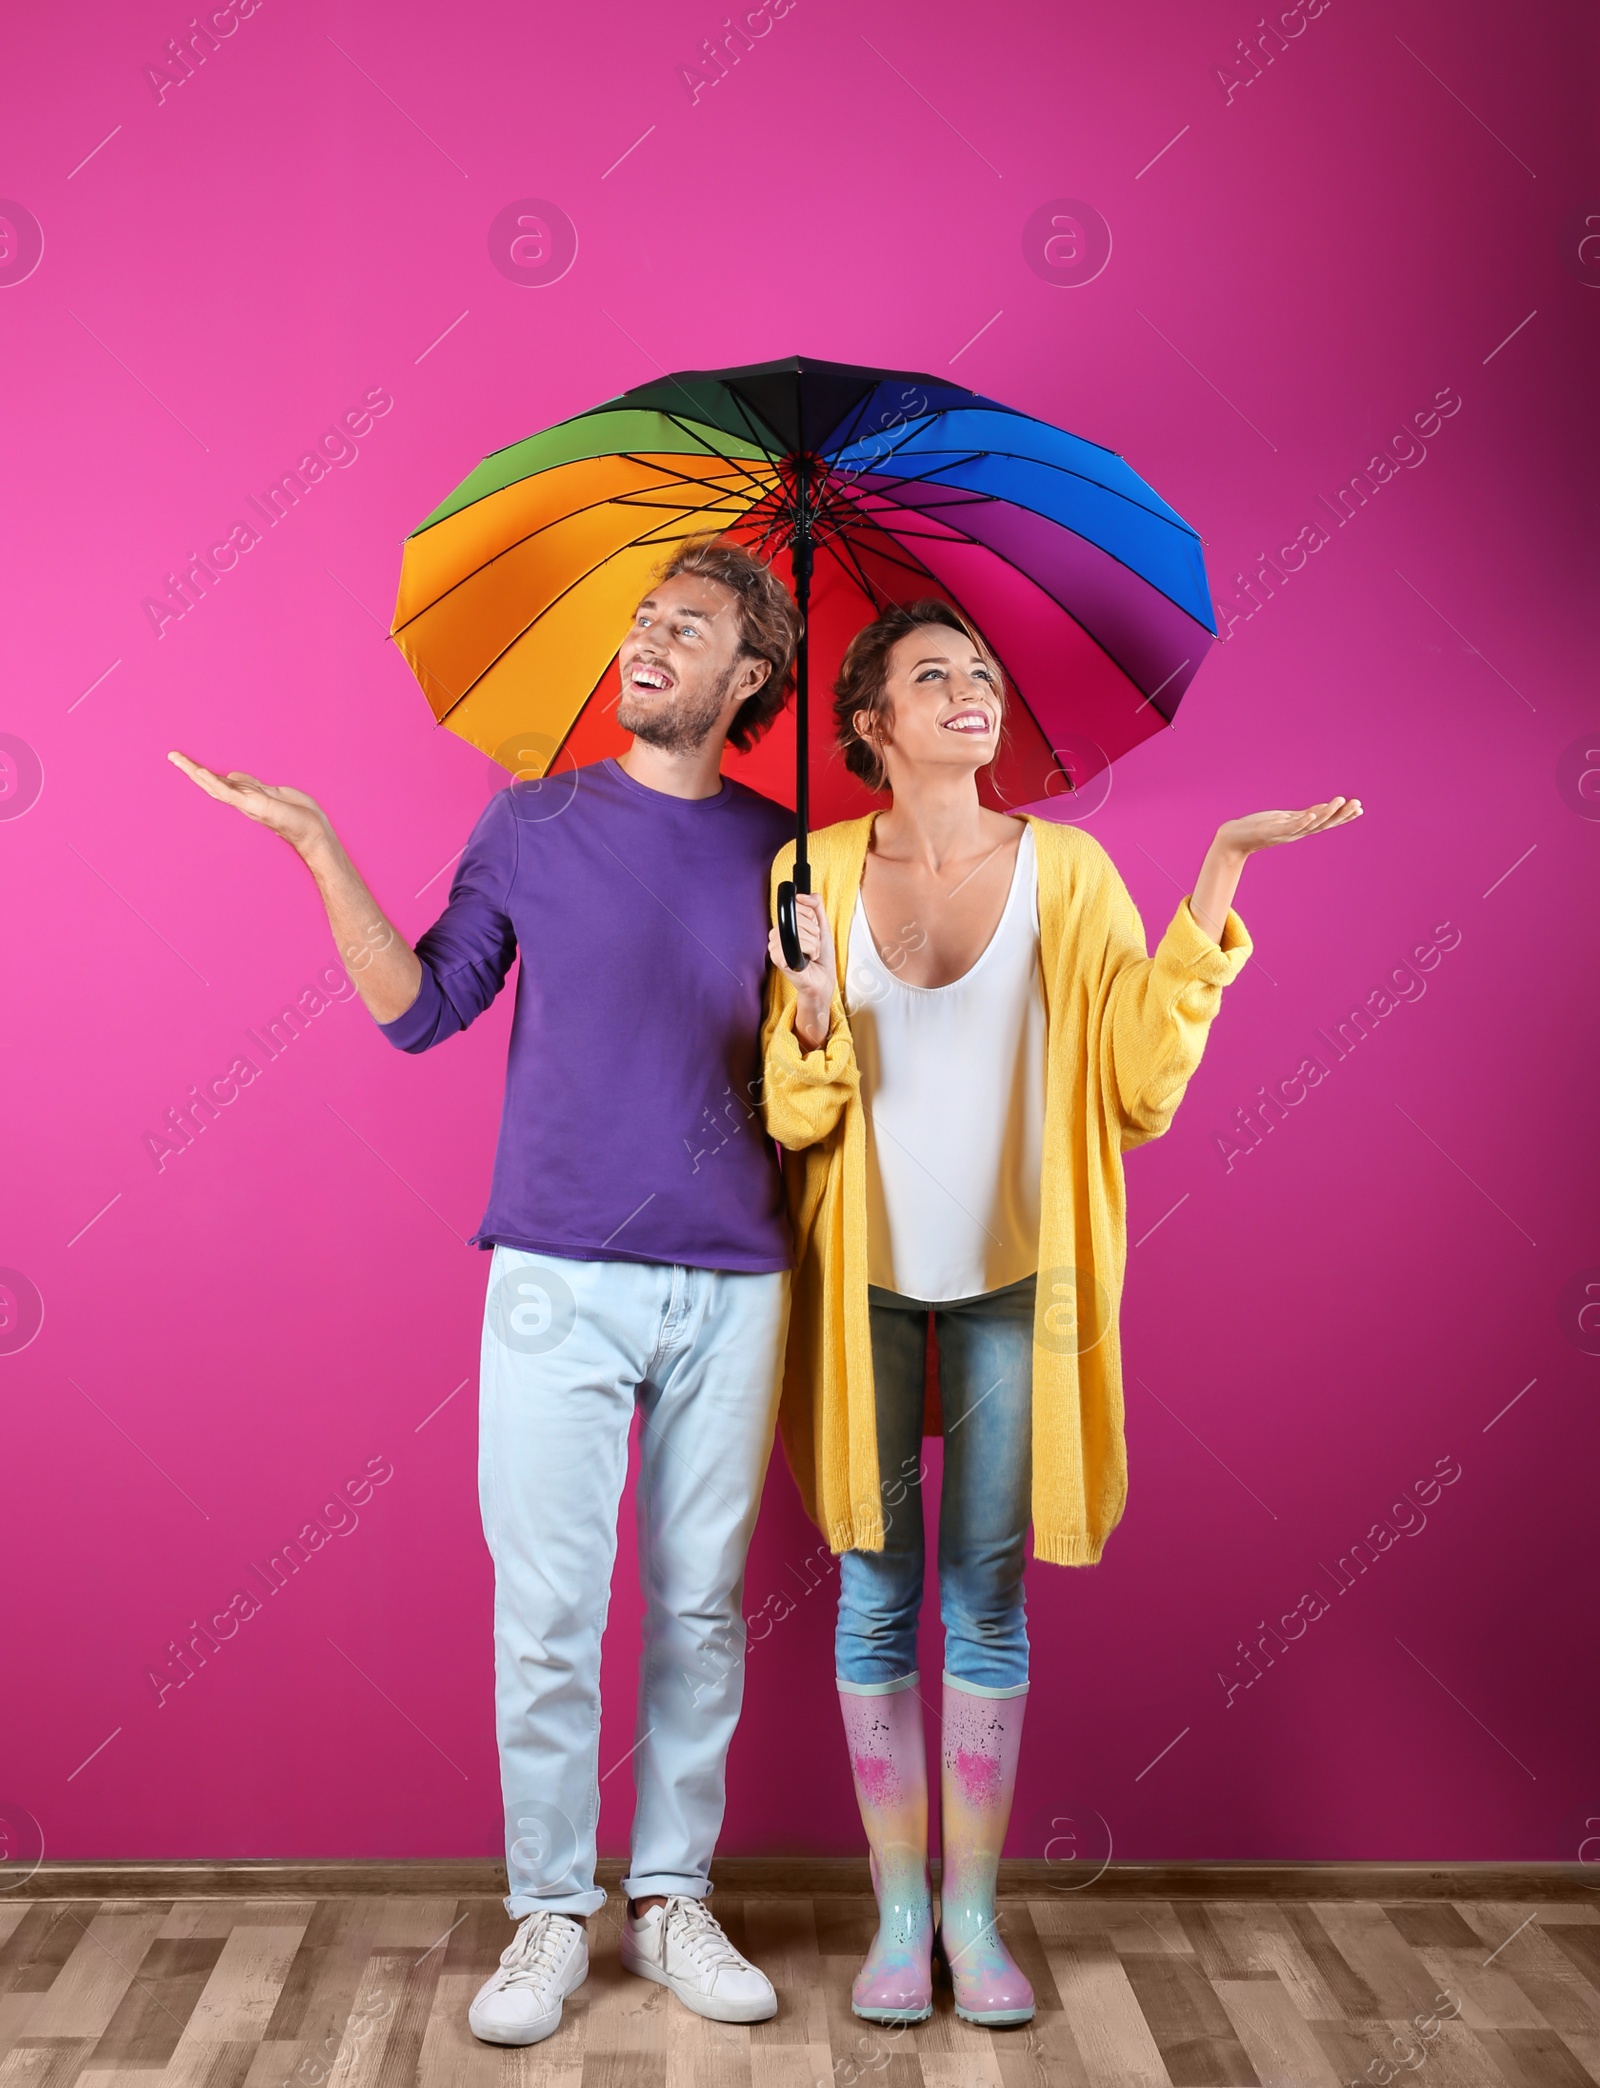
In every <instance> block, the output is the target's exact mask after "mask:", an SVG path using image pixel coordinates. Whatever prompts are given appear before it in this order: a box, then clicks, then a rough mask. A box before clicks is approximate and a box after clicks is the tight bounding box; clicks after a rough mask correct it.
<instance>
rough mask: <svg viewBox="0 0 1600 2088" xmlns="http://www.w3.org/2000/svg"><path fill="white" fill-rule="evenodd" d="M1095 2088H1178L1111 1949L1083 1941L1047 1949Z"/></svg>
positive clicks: (1123, 1966)
mask: <svg viewBox="0 0 1600 2088" xmlns="http://www.w3.org/2000/svg"><path fill="white" fill-rule="evenodd" d="M1045 1949H1046V1954H1047V1956H1048V1958H1049V1961H1050V1970H1051V1973H1052V1975H1053V1977H1054V1979H1055V1985H1056V1991H1057V1993H1058V1994H1059V1995H1060V1996H1061V2005H1062V2007H1063V2009H1064V2010H1065V2011H1066V2015H1067V2020H1068V2021H1069V2022H1070V2023H1071V2025H1072V2034H1073V2038H1074V2040H1075V2042H1076V2044H1077V2047H1078V2051H1079V2053H1080V2055H1081V2056H1082V2059H1083V2069H1084V2072H1085V2074H1086V2075H1087V2077H1088V2079H1089V2081H1090V2083H1091V2088H1174V2084H1173V2081H1172V2077H1171V2075H1170V2074H1169V2073H1168V2072H1167V2068H1166V2062H1165V2061H1164V2060H1163V2058H1162V2056H1161V2050H1160V2047H1159V2046H1158V2045H1157V2043H1156V2041H1155V2038H1154V2037H1153V2036H1152V2034H1151V2031H1150V2026H1149V2024H1148V2023H1147V2022H1146V2021H1145V2019H1144V2015H1143V2013H1142V2011H1141V2010H1140V2007H1139V2003H1138V2000H1137V1998H1136V1996H1135V1994H1134V1991H1133V1988H1132V1987H1131V1986H1130V1985H1129V1983H1128V1974H1127V1970H1126V1961H1125V1960H1123V1959H1121V1958H1119V1957H1118V1956H1117V1954H1116V1952H1115V1951H1114V1950H1113V1949H1112V1948H1111V1946H1110V1944H1109V1943H1107V1942H1105V1941H1103V1940H1098V1939H1095V1938H1093V1937H1087V1936H1077V1937H1074V1938H1072V1939H1070V1940H1069V1941H1066V1942H1062V1943H1049V1944H1046V1946H1045Z"/></svg>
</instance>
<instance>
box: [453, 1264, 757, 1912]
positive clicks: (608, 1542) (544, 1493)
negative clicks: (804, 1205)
mask: <svg viewBox="0 0 1600 2088" xmlns="http://www.w3.org/2000/svg"><path fill="white" fill-rule="evenodd" d="M788 1318H789V1278H788V1276H787V1274H777V1275H737V1274H732V1273H728V1272H724V1271H719V1270H714V1269H690V1268H681V1267H674V1266H671V1265H668V1264H663V1263H657V1262H618V1261H573V1260H569V1259H567V1258H565V1257H563V1256H557V1255H548V1254H528V1253H524V1252H523V1251H522V1250H521V1249H520V1248H515V1247H496V1248H495V1250H494V1257H493V1261H492V1264H491V1267H490V1272H489V1295H488V1301H487V1306H486V1309H485V1313H484V1325H483V1365H482V1379H481V1394H480V1403H479V1456H478V1486H479V1497H480V1501H481V1505H482V1509H483V1529H484V1535H485V1536H486V1537H487V1539H488V1542H489V1552H490V1556H491V1557H492V1558H493V1560H494V1667H495V1728H496V1732H497V1735H498V1738H499V1743H500V1780H501V1790H502V1795H503V1797H504V1800H505V1820H506V1869H507V1873H508V1878H509V1883H510V1887H511V1890H510V1893H509V1896H508V1897H507V1899H506V1903H505V1904H506V1911H507V1912H508V1913H509V1914H511V1915H512V1916H513V1917H515V1918H516V1919H518V1920H520V1919H521V1918H522V1917H523V1916H524V1915H525V1914H533V1913H538V1912H541V1911H544V1910H549V1911H551V1912H554V1913H558V1914H593V1913H596V1912H598V1910H599V1909H600V1908H601V1907H602V1906H604V1904H605V1894H604V1893H603V1892H601V1891H600V1890H598V1889H597V1887H596V1885H595V1881H594V1871H595V1828H596V1824H597V1821H598V1819H599V1812H600V1778H601V1775H602V1773H603V1774H605V1775H607V1776H609V1775H610V1774H612V1772H613V1771H614V1770H616V1769H619V1768H621V1766H622V1765H623V1763H624V1762H628V1761H629V1760H630V1754H629V1752H627V1751H625V1750H624V1749H623V1748H621V1747H620V1746H619V1747H617V1748H616V1749H615V1752H616V1754H617V1756H618V1760H617V1761H616V1762H611V1763H607V1764H606V1765H605V1769H604V1771H603V1772H602V1770H601V1766H600V1760H599V1745H600V1638H601V1634H602V1632H603V1631H604V1629H605V1623H606V1613H607V1611H608V1609H609V1607H610V1602H611V1572H612V1567H613V1565H614V1564H615V1562H616V1555H617V1512H618V1509H619V1507H620V1505H621V1500H622V1489H623V1484H624V1481H625V1480H626V1477H627V1470H628V1433H629V1428H630V1425H631V1423H632V1421H633V1416H634V1413H635V1411H637V1412H638V1414H639V1417H640V1422H641V1429H640V1460H639V1492H638V1515H639V1567H640V1577H641V1580H642V1582H643V1586H644V1596H645V1616H644V1652H643V1657H642V1660H641V1664H640V1680H639V1718H638V1725H637V1728H636V1730H637V1734H638V1738H637V1739H636V1741H635V1744H634V1747H633V1749H632V1751H631V1766H632V1771H633V1783H634V1791H635V1810H634V1819H633V1843H632V1849H633V1855H632V1867H631V1870H630V1872H629V1875H628V1876H627V1877H626V1878H625V1879H624V1880H623V1888H624V1890H625V1891H627V1892H628V1893H630V1894H632V1895H633V1896H634V1897H635V1898H643V1897H644V1895H645V1894H647V1893H653V1892H664V1893H672V1892H681V1893H687V1894H689V1895H690V1896H691V1897H693V1898H696V1899H700V1898H704V1897H705V1895H706V1894H707V1893H708V1892H709V1891H710V1889H711V1888H710V1884H709V1877H708V1874H709V1871H710V1866H711V1856H712V1852H713V1850H714V1849H715V1847H716V1840H717V1834H718V1832H719V1830H720V1828H721V1826H722V1814H723V1804H724V1788H725V1787H724V1769H725V1764H726V1759H727V1753H728V1743H729V1741H730V1740H731V1739H732V1738H733V1729H734V1727H735V1725H736V1724H737V1723H738V1718H739V1707H740V1704H741V1702H742V1700H743V1696H744V1654H745V1627H744V1620H743V1616H742V1614H741V1612H742V1609H743V1596H744V1564H745V1552H746V1550H747V1549H748V1547H749V1543H750V1533H751V1531H752V1529H753V1528H754V1527H755V1519H756V1509H757V1507H758V1505H759V1503H760V1499H761V1484H762V1480H763V1479H764V1478H765V1476H766V1470H767V1460H768V1458H769V1456H770V1454H771V1450H772V1432H773V1425H774V1422H775V1420H776V1418H777V1408H778V1392H779V1384H780V1379H781V1373H782V1364H783V1345H784V1336H785V1333H786V1331H787V1327H788Z"/></svg>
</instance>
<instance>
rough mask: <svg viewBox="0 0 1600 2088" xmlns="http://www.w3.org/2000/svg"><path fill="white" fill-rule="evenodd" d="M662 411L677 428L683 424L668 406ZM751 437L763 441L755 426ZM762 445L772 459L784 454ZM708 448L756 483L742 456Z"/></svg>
mask: <svg viewBox="0 0 1600 2088" xmlns="http://www.w3.org/2000/svg"><path fill="white" fill-rule="evenodd" d="M678 388H679V390H680V391H681V390H682V389H683V387H682V386H681V385H680V386H679V387H678ZM660 411H661V414H662V417H663V418H664V419H666V420H669V421H671V423H672V425H673V426H674V427H675V428H676V427H680V426H682V423H681V422H680V420H679V418H678V416H677V415H676V414H675V413H671V412H669V411H668V409H667V408H666V407H665V406H663V407H662V408H661V409H660ZM740 411H741V412H743V411H744V406H743V401H741V402H740ZM745 418H746V419H747V420H748V418H749V415H748V414H746V416H745ZM685 432H686V433H687V432H689V431H688V430H685ZM750 439H751V441H752V442H759V441H761V438H760V437H759V436H758V435H757V434H756V433H755V431H754V429H753V428H752V430H751V436H750ZM761 447H762V449H763V451H764V452H765V454H766V455H767V456H769V457H771V458H772V459H773V460H774V461H776V460H777V459H778V458H779V457H780V456H781V455H782V454H783V453H782V451H781V450H770V449H768V448H767V445H766V444H765V443H764V442H762V443H761ZM706 448H707V449H708V450H709V451H710V453H711V455H712V456H713V457H721V459H722V461H723V463H724V464H731V465H733V466H734V468H735V469H736V470H743V471H744V472H745V476H746V477H747V478H749V479H750V480H751V482H752V483H754V480H755V474H754V473H753V472H751V471H749V470H748V469H747V468H746V467H745V466H744V464H743V461H742V460H741V459H740V458H738V457H730V456H729V455H728V454H727V452H726V451H724V450H719V449H717V448H715V447H714V446H713V445H712V444H711V443H707V444H706Z"/></svg>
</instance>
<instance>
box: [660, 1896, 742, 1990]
mask: <svg viewBox="0 0 1600 2088" xmlns="http://www.w3.org/2000/svg"><path fill="white" fill-rule="evenodd" d="M666 1928H667V1935H668V1937H669V1938H675V1939H676V1940H677V1941H678V1942H679V1943H681V1944H682V1945H683V1947H684V1949H685V1950H686V1951H687V1952H688V1954H689V1956H690V1957H691V1958H693V1960H694V1962H695V1964H696V1966H697V1967H698V1968H699V1969H700V1970H701V1971H703V1972H718V1971H723V1970H728V1969H736V1970H740V1971H742V1970H743V1969H744V1962H745V1961H744V1959H743V1958H742V1957H741V1956H740V1955H739V1953H738V1951H737V1950H735V1949H734V1947H733V1945H732V1944H731V1943H730V1942H729V1941H728V1938H727V1936H726V1935H725V1934H724V1932H723V1928H722V1924H721V1922H720V1921H718V1919H717V1917H716V1916H715V1915H714V1914H713V1913H712V1911H711V1909H710V1908H709V1907H708V1906H707V1905H706V1903H705V1901H704V1900H698V1899H691V1898H689V1897H688V1895H687V1894H679V1893H674V1894H673V1896H672V1898H671V1899H669V1900H668V1901H667V1906H666Z"/></svg>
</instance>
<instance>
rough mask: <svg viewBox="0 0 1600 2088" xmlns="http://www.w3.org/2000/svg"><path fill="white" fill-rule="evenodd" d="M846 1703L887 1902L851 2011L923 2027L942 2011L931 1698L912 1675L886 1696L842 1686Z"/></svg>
mask: <svg viewBox="0 0 1600 2088" xmlns="http://www.w3.org/2000/svg"><path fill="white" fill-rule="evenodd" d="M839 1706H840V1709H841V1710H842V1711H843V1713H844V1730H845V1738H846V1740H847V1742H848V1743H849V1747H850V1770H851V1774H852V1776H853V1777H854V1778H855V1786H856V1803H857V1804H858V1805H859V1806H860V1808H861V1824H862V1826H863V1827H865V1828H866V1830H867V1846H868V1848H869V1849H870V1850H871V1852H872V1889H873V1892H874V1893H875V1894H876V1895H877V1900H878V1933H877V1935H876V1936H875V1937H874V1939H873V1944H872V1948H871V1949H870V1950H869V1951H868V1952H867V1957H866V1962H865V1964H863V1966H862V1967H861V1970H860V1972H859V1973H858V1974H857V1975H856V1982H855V1985H854V1986H853V1987H852V1988H851V1990H850V2006H851V2007H852V2008H853V2009H854V2010H855V2012H856V2014H857V2015H858V2016H861V2017H863V2018H864V2019H865V2020H866V2021H867V2022H869V2023H920V2022H924V2021H925V2020H926V2019H927V2018H928V2017H929V2016H930V2015H932V2013H933V1962H932V1958H933V1902H932V1898H931V1895H930V1893H929V1889H928V1766H927V1756H926V1753H925V1751H924V1747H923V1740H922V1698H921V1697H920V1696H919V1694H918V1693H917V1689H916V1683H915V1677H913V1678H912V1682H911V1685H910V1686H909V1687H907V1688H905V1689H897V1690H894V1691H892V1692H891V1693H890V1694H889V1695H887V1696H856V1695H855V1694H853V1693H852V1692H851V1691H850V1690H848V1689H847V1688H846V1687H845V1686H844V1685H843V1684H841V1685H840V1688H839Z"/></svg>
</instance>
